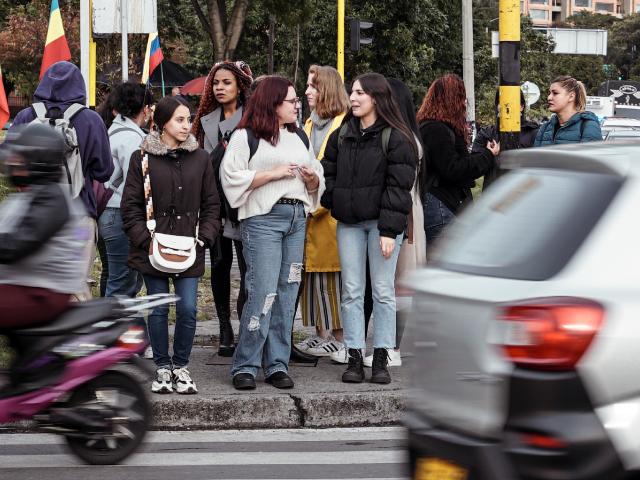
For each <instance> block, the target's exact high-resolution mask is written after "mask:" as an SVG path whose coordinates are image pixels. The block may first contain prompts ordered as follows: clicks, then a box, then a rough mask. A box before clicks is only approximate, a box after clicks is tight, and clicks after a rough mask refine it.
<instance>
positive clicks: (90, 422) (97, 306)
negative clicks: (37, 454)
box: [0, 294, 179, 465]
mask: <svg viewBox="0 0 640 480" xmlns="http://www.w3.org/2000/svg"><path fill="white" fill-rule="evenodd" d="M178 298H179V297H177V296H175V295H172V294H157V295H149V296H145V297H137V298H132V299H129V298H127V299H124V298H101V299H96V300H91V301H89V302H82V303H77V304H74V305H73V307H72V308H71V309H70V310H68V311H66V312H65V313H63V314H62V315H61V316H60V317H59V318H57V319H56V320H55V321H54V322H52V323H50V324H48V325H45V326H41V327H36V328H27V329H22V330H12V331H7V332H0V335H5V336H6V337H7V338H8V339H9V344H10V346H11V347H12V349H13V350H14V351H15V353H16V358H15V360H14V361H13V364H12V365H11V367H10V368H9V370H8V372H6V373H7V375H8V380H9V382H8V385H6V386H5V387H4V388H2V389H1V390H0V424H8V423H15V422H19V421H24V420H32V421H33V422H34V424H35V427H36V430H37V431H39V432H46V433H56V434H60V435H62V436H63V437H64V439H65V440H66V443H67V444H68V446H69V448H70V449H71V451H72V452H73V453H74V454H75V455H77V456H78V457H80V458H81V459H82V460H83V461H84V462H86V463H88V464H93V465H110V464H117V463H119V462H121V461H122V460H124V459H125V458H127V457H128V456H129V455H131V454H132V453H133V452H134V451H135V450H136V449H137V448H138V446H139V445H140V443H141V442H142V440H143V439H144V437H145V434H146V432H147V430H148V428H149V425H150V421H151V406H150V403H149V401H148V399H147V396H146V393H145V391H144V390H143V388H142V387H141V386H140V380H139V378H140V374H141V373H144V374H145V376H148V375H147V374H148V373H151V372H150V369H149V366H148V365H147V364H146V363H145V361H144V360H143V359H142V358H141V356H140V355H142V354H143V352H144V351H145V349H146V347H147V346H148V344H149V341H148V336H147V332H146V327H145V323H144V319H143V318H142V317H141V315H140V313H141V312H142V311H143V310H147V309H150V308H153V307H155V306H158V305H164V304H167V303H171V302H175V301H177V300H178ZM126 364H133V366H134V368H133V369H132V368H129V366H127V365H126Z"/></svg>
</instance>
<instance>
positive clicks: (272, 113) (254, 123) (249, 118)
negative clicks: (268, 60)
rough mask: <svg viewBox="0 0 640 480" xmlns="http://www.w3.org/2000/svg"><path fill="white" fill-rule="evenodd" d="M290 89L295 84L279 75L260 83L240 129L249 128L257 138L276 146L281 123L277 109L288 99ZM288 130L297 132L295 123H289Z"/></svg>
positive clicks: (269, 77)
mask: <svg viewBox="0 0 640 480" xmlns="http://www.w3.org/2000/svg"><path fill="white" fill-rule="evenodd" d="M289 87H293V83H291V82H290V81H289V80H287V79H286V78H284V77H280V76H278V75H269V76H268V77H265V78H263V79H262V80H260V82H259V83H258V86H257V87H256V89H255V91H254V92H253V93H252V94H251V98H250V99H249V102H248V103H247V106H246V108H245V109H244V113H243V114H242V120H240V123H239V124H238V128H247V127H249V128H250V129H251V130H252V131H253V134H254V135H255V136H256V138H261V139H263V140H266V141H267V142H269V143H270V144H271V145H276V144H277V143H278V141H279V140H280V123H279V122H278V114H277V113H276V108H277V107H278V106H279V105H282V102H284V99H285V98H287V92H288V91H289ZM286 127H287V130H288V131H290V132H295V131H296V124H295V123H287V124H286Z"/></svg>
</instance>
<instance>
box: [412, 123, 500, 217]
mask: <svg viewBox="0 0 640 480" xmlns="http://www.w3.org/2000/svg"><path fill="white" fill-rule="evenodd" d="M420 136H421V137H422V144H423V145H424V146H425V148H426V150H427V152H429V155H428V157H427V159H428V160H427V172H428V173H427V175H428V178H429V180H431V181H432V182H433V183H432V185H431V187H430V188H429V189H428V191H429V193H431V194H432V195H434V196H435V197H436V198H437V199H438V200H440V201H441V202H442V203H444V204H445V205H446V206H447V208H448V209H449V210H451V211H452V212H453V213H457V212H458V211H459V210H460V209H461V208H462V206H463V205H464V204H465V203H466V202H467V201H470V200H471V188H472V187H473V186H474V182H475V179H476V178H479V177H481V176H483V175H485V174H486V173H487V172H489V171H490V170H491V169H492V168H494V167H495V165H496V161H495V158H494V157H493V154H492V153H491V152H490V151H489V149H488V148H486V147H482V148H481V149H480V151H479V152H477V153H471V154H470V153H469V151H468V150H467V144H466V142H465V141H464V139H463V138H462V137H461V136H459V135H458V134H456V133H455V132H454V131H453V129H452V128H451V127H450V126H449V125H448V124H446V123H444V122H439V121H435V120H427V121H425V122H423V123H421V124H420ZM423 191H425V189H423Z"/></svg>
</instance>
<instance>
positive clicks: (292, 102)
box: [283, 97, 302, 105]
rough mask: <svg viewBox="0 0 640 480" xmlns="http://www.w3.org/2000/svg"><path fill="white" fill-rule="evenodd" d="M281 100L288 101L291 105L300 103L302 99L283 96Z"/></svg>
mask: <svg viewBox="0 0 640 480" xmlns="http://www.w3.org/2000/svg"><path fill="white" fill-rule="evenodd" d="M283 102H289V103H290V104H291V105H300V104H301V103H302V101H301V100H300V98H299V97H296V98H285V99H284V100H283Z"/></svg>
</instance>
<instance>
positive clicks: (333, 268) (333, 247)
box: [304, 114, 344, 272]
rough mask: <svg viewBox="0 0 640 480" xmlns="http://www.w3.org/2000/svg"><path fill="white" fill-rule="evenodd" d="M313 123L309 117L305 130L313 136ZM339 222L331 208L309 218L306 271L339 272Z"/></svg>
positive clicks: (335, 122) (337, 122)
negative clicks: (337, 231) (332, 213)
mask: <svg viewBox="0 0 640 480" xmlns="http://www.w3.org/2000/svg"><path fill="white" fill-rule="evenodd" d="M343 118H344V114H342V115H338V116H337V117H336V118H334V119H333V123H332V124H331V127H330V129H329V133H327V136H326V137H324V141H323V142H322V147H321V148H320V151H319V152H318V155H317V158H318V160H322V158H323V157H324V150H325V148H326V146H327V140H329V136H330V135H331V133H332V132H333V131H335V130H336V129H338V128H340V125H341V124H342V119H343ZM312 128H313V123H312V122H311V119H308V120H307V122H306V123H305V125H304V131H305V132H306V133H307V135H308V136H309V138H311V129H312ZM337 225H338V222H337V221H336V219H335V218H333V217H332V216H331V213H330V212H329V210H327V209H326V208H324V207H320V208H318V209H317V210H316V211H315V212H313V213H312V214H311V217H310V218H309V219H307V238H306V241H305V249H304V256H305V271H306V272H339V271H340V257H339V256H338V240H337V239H336V229H337Z"/></svg>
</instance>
